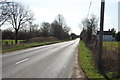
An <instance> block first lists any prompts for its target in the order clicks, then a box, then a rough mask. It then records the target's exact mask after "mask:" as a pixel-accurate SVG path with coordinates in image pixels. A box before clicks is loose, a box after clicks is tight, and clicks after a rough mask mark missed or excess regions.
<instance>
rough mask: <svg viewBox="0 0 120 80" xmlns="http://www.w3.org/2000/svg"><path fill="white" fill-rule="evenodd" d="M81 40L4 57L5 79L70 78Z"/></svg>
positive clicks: (18, 52)
mask: <svg viewBox="0 0 120 80" xmlns="http://www.w3.org/2000/svg"><path fill="white" fill-rule="evenodd" d="M78 43H79V39H76V40H72V41H67V42H61V43H56V44H51V45H45V46H40V47H34V48H29V49H24V50H18V51H13V52H9V53H5V54H3V55H2V77H3V78H70V77H71V74H72V71H73V67H74V63H75V56H76V50H77V46H78Z"/></svg>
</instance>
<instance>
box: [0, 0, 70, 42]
mask: <svg viewBox="0 0 120 80" xmlns="http://www.w3.org/2000/svg"><path fill="white" fill-rule="evenodd" d="M34 20H35V19H34V15H33V14H32V11H31V10H29V9H26V8H25V7H24V6H23V4H20V3H18V2H13V1H12V2H8V1H7V0H3V1H2V2H1V3H0V27H1V26H2V25H4V23H9V24H11V26H12V27H11V29H10V28H8V29H6V30H2V39H15V43H16V44H17V41H18V40H26V39H31V38H34V37H51V36H52V37H56V38H58V39H60V40H64V39H70V35H69V31H70V27H68V26H67V24H66V23H65V18H64V17H63V16H62V15H61V14H59V15H58V16H57V17H56V18H55V20H54V21H53V22H52V23H49V22H43V23H41V25H38V24H39V23H38V24H34Z"/></svg>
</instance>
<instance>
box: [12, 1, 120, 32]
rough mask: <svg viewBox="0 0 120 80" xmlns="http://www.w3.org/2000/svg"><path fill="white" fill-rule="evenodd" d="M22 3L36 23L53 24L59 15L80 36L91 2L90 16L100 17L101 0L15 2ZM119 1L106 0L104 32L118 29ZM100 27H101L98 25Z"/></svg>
mask: <svg viewBox="0 0 120 80" xmlns="http://www.w3.org/2000/svg"><path fill="white" fill-rule="evenodd" d="M14 1H17V2H21V3H22V4H23V5H25V7H29V8H30V9H31V10H32V11H33V13H34V17H35V19H36V20H35V23H38V24H41V22H44V21H45V22H49V23H52V22H53V21H54V19H55V17H56V16H57V15H58V14H62V15H63V17H64V18H65V21H66V23H67V25H68V26H70V27H71V32H74V33H76V34H80V31H81V29H80V25H81V24H80V23H81V21H82V19H84V18H85V17H86V16H87V13H88V8H89V5H90V1H92V5H91V9H90V12H89V16H90V15H91V14H95V15H96V16H97V17H98V18H99V15H100V2H101V0H14ZM118 1H119V0H106V5H105V26H104V30H108V29H109V28H110V29H111V28H113V27H114V28H115V29H118ZM98 26H99V25H98Z"/></svg>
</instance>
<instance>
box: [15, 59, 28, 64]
mask: <svg viewBox="0 0 120 80" xmlns="http://www.w3.org/2000/svg"><path fill="white" fill-rule="evenodd" d="M27 60H28V58H26V59H23V60H21V61H18V62H16V64H20V63H22V62H25V61H27Z"/></svg>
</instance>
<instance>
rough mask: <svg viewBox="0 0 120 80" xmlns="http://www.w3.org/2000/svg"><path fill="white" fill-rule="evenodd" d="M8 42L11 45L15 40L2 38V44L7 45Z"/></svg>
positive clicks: (19, 41)
mask: <svg viewBox="0 0 120 80" xmlns="http://www.w3.org/2000/svg"><path fill="white" fill-rule="evenodd" d="M24 41H25V40H18V43H21V42H24ZM6 42H7V43H8V44H9V45H11V44H15V40H2V45H5V44H6Z"/></svg>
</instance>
